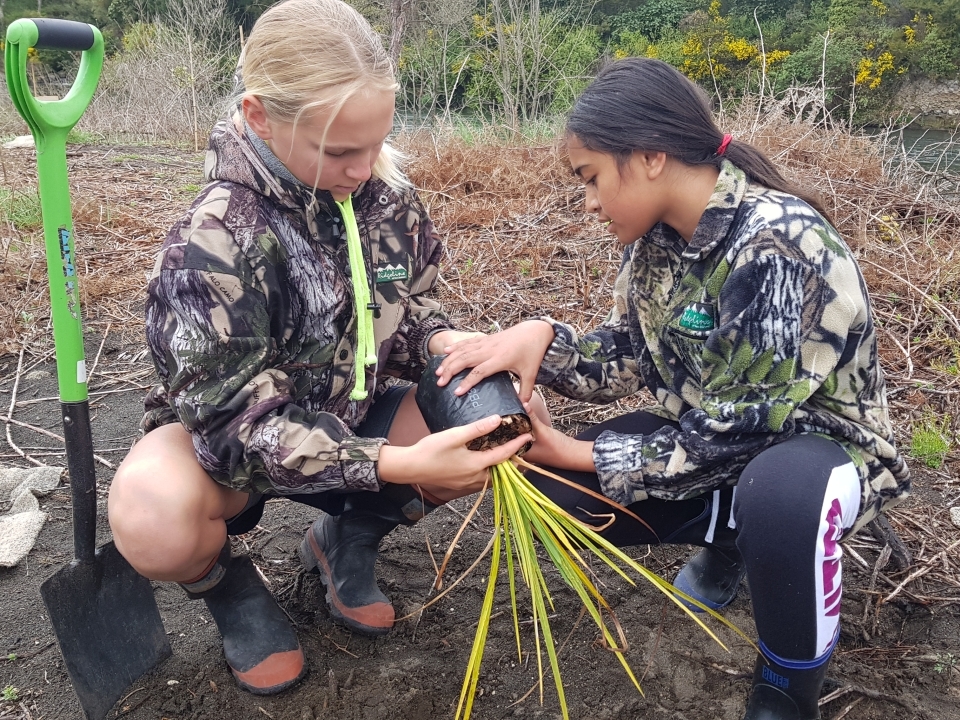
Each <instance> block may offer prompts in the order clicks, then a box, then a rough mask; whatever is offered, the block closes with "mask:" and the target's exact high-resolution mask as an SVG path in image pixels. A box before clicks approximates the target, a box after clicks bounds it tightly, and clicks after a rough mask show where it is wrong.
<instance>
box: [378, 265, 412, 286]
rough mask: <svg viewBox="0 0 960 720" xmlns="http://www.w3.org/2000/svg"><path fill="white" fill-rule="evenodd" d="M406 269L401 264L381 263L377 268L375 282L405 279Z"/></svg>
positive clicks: (406, 275)
mask: <svg viewBox="0 0 960 720" xmlns="http://www.w3.org/2000/svg"><path fill="white" fill-rule="evenodd" d="M407 277H409V276H408V274H407V269H406V268H405V267H403V266H402V265H383V266H381V267H378V268H377V282H378V283H386V282H395V281H397V280H406V279H407Z"/></svg>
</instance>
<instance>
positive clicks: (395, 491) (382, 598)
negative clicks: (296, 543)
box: [300, 484, 437, 635]
mask: <svg viewBox="0 0 960 720" xmlns="http://www.w3.org/2000/svg"><path fill="white" fill-rule="evenodd" d="M436 507H437V505H436V504H434V503H432V502H430V500H427V499H426V498H424V497H423V496H422V495H421V494H420V493H419V492H418V490H417V489H415V488H413V487H411V486H409V485H392V484H387V485H385V486H384V488H383V489H382V490H381V491H380V492H378V493H372V492H358V493H351V494H350V495H347V497H346V500H345V504H344V510H343V512H342V513H341V514H340V515H336V516H334V515H326V514H325V515H321V516H320V517H319V518H318V519H317V520H316V521H315V522H314V523H313V525H312V526H311V527H310V529H309V530H307V532H306V535H305V536H304V538H303V542H302V543H301V544H300V560H301V562H302V563H303V566H304V568H306V569H307V570H308V571H310V572H318V573H320V580H321V581H322V582H323V584H324V586H325V587H326V589H327V595H326V601H327V606H328V607H329V609H330V614H331V615H332V616H333V618H334V620H336V621H337V622H339V623H341V624H342V625H346V626H347V627H349V628H351V629H353V630H356V631H357V632H359V633H363V634H364V635H383V634H385V633H387V632H389V631H390V628H392V627H393V622H394V619H395V617H396V616H395V613H394V610H393V605H391V604H390V599H389V598H388V597H387V596H386V595H384V594H383V592H382V591H381V590H380V588H379V587H378V586H377V578H376V572H375V566H376V562H377V553H378V552H379V549H380V541H381V540H382V539H383V538H384V537H385V536H386V535H387V533H389V532H390V531H391V530H393V529H394V528H395V527H397V525H413V524H414V523H415V522H417V521H418V520H420V519H421V518H422V517H423V516H424V515H426V514H427V513H429V512H431V511H432V510H434V509H435V508H436Z"/></svg>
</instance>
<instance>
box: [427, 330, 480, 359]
mask: <svg viewBox="0 0 960 720" xmlns="http://www.w3.org/2000/svg"><path fill="white" fill-rule="evenodd" d="M481 337H483V333H480V332H463V331H461V330H441V331H440V332H438V333H434V334H433V335H432V336H431V337H430V343H429V345H428V346H427V350H428V351H429V352H430V354H431V355H443V349H444V348H445V347H449V346H450V345H456V344H457V343H458V342H461V341H463V340H469V339H470V338H481Z"/></svg>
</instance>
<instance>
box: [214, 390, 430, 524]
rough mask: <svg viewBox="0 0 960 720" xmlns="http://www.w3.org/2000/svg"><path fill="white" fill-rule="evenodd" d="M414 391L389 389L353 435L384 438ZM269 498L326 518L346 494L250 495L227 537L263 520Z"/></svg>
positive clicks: (337, 510) (340, 505)
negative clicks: (311, 509) (314, 510)
mask: <svg viewBox="0 0 960 720" xmlns="http://www.w3.org/2000/svg"><path fill="white" fill-rule="evenodd" d="M414 387H415V386H414V385H393V386H391V387H389V388H387V389H386V391H384V393H383V394H382V395H381V396H380V397H378V398H377V399H376V400H375V401H374V403H373V404H372V405H371V406H370V409H369V410H368V411H367V416H366V417H365V418H364V419H363V422H361V423H360V424H359V425H358V426H357V428H356V430H355V431H354V432H355V433H356V434H357V435H358V436H360V437H371V438H372V437H386V436H387V433H389V431H390V426H391V425H393V420H394V418H395V417H396V416H397V410H399V409H400V402H401V401H402V400H403V398H404V396H405V395H406V394H407V393H408V392H409V391H410V390H412V389H413V388H414ZM271 497H283V498H286V499H287V500H293V501H294V502H298V503H302V504H304V505H310V506H311V507H315V508H318V509H320V510H323V511H324V512H325V513H328V514H330V515H339V514H340V513H341V512H343V502H344V498H345V497H346V493H338V492H323V493H312V494H308V495H261V494H259V493H253V494H251V495H250V498H249V499H248V500H247V504H246V506H245V507H244V508H243V510H241V511H240V512H239V513H238V514H236V515H234V516H233V517H232V518H230V519H229V520H227V535H243V534H244V533H248V532H250V531H251V530H253V529H254V528H255V527H256V526H257V523H258V522H260V518H261V517H263V506H264V505H266V503H267V500H268V499H270V498H271Z"/></svg>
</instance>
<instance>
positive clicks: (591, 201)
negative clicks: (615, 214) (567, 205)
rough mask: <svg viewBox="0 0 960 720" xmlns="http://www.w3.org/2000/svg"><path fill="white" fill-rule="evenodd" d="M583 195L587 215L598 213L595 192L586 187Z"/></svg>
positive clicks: (597, 201) (598, 204)
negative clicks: (584, 196)
mask: <svg viewBox="0 0 960 720" xmlns="http://www.w3.org/2000/svg"><path fill="white" fill-rule="evenodd" d="M585 195H586V198H585V200H584V209H585V210H586V211H587V212H588V213H598V212H600V201H599V200H598V199H597V191H596V190H594V189H593V188H592V187H590V186H589V185H588V186H587V188H586V193H585Z"/></svg>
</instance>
